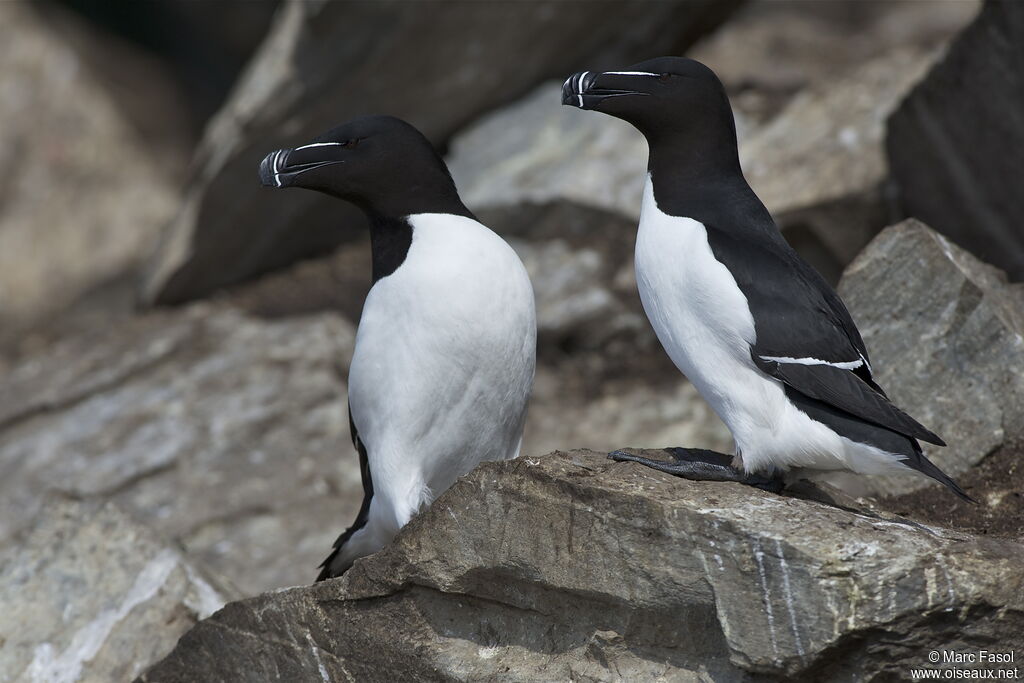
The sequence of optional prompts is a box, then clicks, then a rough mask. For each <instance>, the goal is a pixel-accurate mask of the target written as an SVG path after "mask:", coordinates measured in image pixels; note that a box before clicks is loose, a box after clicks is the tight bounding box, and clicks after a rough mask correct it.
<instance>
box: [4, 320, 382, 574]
mask: <svg viewBox="0 0 1024 683" xmlns="http://www.w3.org/2000/svg"><path fill="white" fill-rule="evenodd" d="M353 344H354V331H353V328H352V326H351V325H350V324H349V323H347V322H345V321H344V320H342V319H341V318H339V317H338V316H337V315H335V314H330V313H323V314H319V315H315V316H308V317H296V318H290V319H285V320H279V321H261V320H258V319H254V318H251V317H247V316H245V315H242V314H240V313H238V312H236V311H233V310H231V309H228V308H226V307H223V306H215V307H211V306H208V305H197V306H192V307H189V308H184V309H180V310H175V311H168V312H163V313H155V314H148V315H145V316H141V317H139V318H137V319H134V320H131V321H129V322H127V323H125V324H122V325H120V326H116V327H114V328H111V329H105V330H97V331H95V332H94V333H93V334H92V335H91V336H79V337H75V338H72V339H68V340H66V341H65V342H62V343H61V344H59V345H58V346H56V347H55V348H53V349H52V350H49V351H46V352H43V353H42V354H40V355H35V356H31V357H29V358H27V359H25V360H24V361H22V362H20V363H18V364H16V365H14V367H13V368H12V369H11V370H10V372H9V374H8V375H7V376H6V377H5V378H4V380H3V381H2V382H0V472H2V473H3V476H2V477H0V544H3V543H9V542H10V540H11V538H12V536H13V535H14V534H15V533H16V532H18V531H19V530H20V529H22V528H24V527H25V525H26V524H28V523H29V521H30V520H31V519H32V518H33V517H34V516H35V515H37V514H38V513H39V511H40V510H41V506H42V505H43V500H42V497H41V496H42V493H43V492H45V491H49V490H56V491H58V492H61V493H63V494H65V495H70V496H73V497H76V498H80V497H88V498H95V499H101V500H107V499H109V500H113V501H115V502H116V503H117V504H118V505H119V506H121V507H122V508H123V509H125V510H126V511H128V512H130V513H131V514H133V515H134V516H135V517H137V518H138V519H140V520H141V521H142V522H144V523H146V524H148V525H150V526H152V527H153V528H154V529H156V530H158V531H160V532H161V533H163V534H166V535H167V536H169V537H172V538H175V539H177V540H179V541H181V542H182V543H183V544H184V546H185V547H186V548H187V549H188V551H189V553H190V554H191V555H192V556H194V557H196V558H198V559H201V560H203V561H204V562H206V563H207V564H208V565H209V566H211V567H212V568H214V569H215V570H216V571H217V572H219V573H220V574H223V575H225V576H228V577H229V578H231V579H232V580H233V581H235V582H236V583H237V585H238V586H239V587H240V588H241V589H242V590H243V591H245V592H246V593H249V594H251V593H255V592H258V591H261V590H268V589H271V588H277V587H280V586H283V585H293V584H298V583H305V582H307V581H309V580H311V579H312V577H313V576H314V575H315V567H316V565H317V564H318V563H319V562H320V561H321V560H322V559H323V555H324V553H325V552H326V551H327V550H328V549H329V548H330V546H331V543H332V542H333V541H334V538H335V537H336V536H337V534H338V533H340V531H341V530H342V529H344V528H345V526H346V525H347V524H348V523H349V522H350V521H351V520H352V519H353V518H354V516H355V513H356V510H357V509H358V507H359V504H360V502H361V501H362V487H361V484H360V480H359V474H358V467H357V466H356V458H355V454H354V450H353V449H352V447H351V442H350V441H349V429H348V418H347V413H346V410H345V382H344V379H343V378H344V377H345V375H346V373H347V364H348V361H349V359H350V358H351V354H352V349H353Z"/></svg>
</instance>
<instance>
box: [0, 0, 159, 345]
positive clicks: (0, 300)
mask: <svg viewBox="0 0 1024 683" xmlns="http://www.w3.org/2000/svg"><path fill="white" fill-rule="evenodd" d="M0 61H2V62H3V64H4V68H3V69H2V70H0V120H3V122H4V124H3V126H0V165H2V167H3V168H4V169H6V172H5V173H4V176H3V180H2V181H0V344H3V343H4V342H9V341H10V342H16V341H18V337H19V336H20V333H21V331H22V330H23V329H24V328H26V327H29V326H31V325H33V324H35V323H38V322H39V321H40V320H43V319H45V318H47V317H49V316H51V315H52V314H54V313H55V312H57V311H59V310H61V309H63V308H65V307H67V306H68V305H69V304H71V303H72V302H73V301H75V300H76V299H78V298H79V297H81V296H83V295H84V294H85V293H86V292H87V291H89V290H90V289H92V288H95V287H97V286H99V285H100V284H102V283H104V282H105V281H107V280H109V279H110V278H113V277H115V276H117V275H119V274H121V273H123V272H124V271H126V270H128V269H130V268H132V267H134V266H136V265H138V263H139V262H140V261H141V260H142V258H143V256H144V255H145V254H147V253H148V252H149V251H150V250H152V249H153V247H154V246H155V243H156V238H157V235H158V233H159V230H160V228H161V227H162V225H163V223H164V222H166V221H167V220H169V219H170V218H171V216H172V215H173V212H174V208H175V203H176V200H177V197H176V194H177V193H176V192H175V191H173V190H172V188H171V187H170V185H169V181H168V180H167V178H166V177H164V176H163V175H162V174H161V172H160V169H159V166H158V164H157V163H155V162H154V161H153V160H152V159H151V158H149V157H148V156H147V155H146V152H145V150H144V149H143V145H142V143H141V141H140V140H138V139H137V137H136V135H135V134H134V131H133V130H132V128H131V126H130V125H129V124H128V123H127V122H126V121H125V120H124V119H123V117H122V116H121V114H120V112H119V111H118V110H117V108H116V106H115V104H114V102H113V101H111V99H110V97H109V95H108V94H107V92H105V91H104V89H103V86H102V85H101V82H100V80H99V79H98V78H97V77H96V76H95V75H94V74H93V73H91V72H90V70H89V69H88V68H87V65H86V64H84V63H83V61H82V60H81V59H80V58H79V57H78V55H77V54H76V53H75V52H74V50H72V49H71V48H70V47H69V46H68V45H67V44H66V43H65V42H64V41H63V40H60V39H59V38H58V37H57V36H54V35H52V34H51V32H50V30H49V28H48V27H47V26H46V24H45V22H43V21H41V20H40V19H39V17H38V16H37V15H36V14H35V12H34V11H33V8H32V7H30V6H29V5H27V4H25V3H17V2H5V3H2V4H0ZM69 102H73V103H74V106H69V105H68V103H69ZM8 338H10V339H8Z"/></svg>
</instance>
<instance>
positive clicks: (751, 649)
mask: <svg viewBox="0 0 1024 683" xmlns="http://www.w3.org/2000/svg"><path fill="white" fill-rule="evenodd" d="M1022 562H1024V546H1021V545H1019V544H1017V543H1013V542H996V541H994V540H989V539H976V538H971V537H967V536H964V535H960V534H955V533H952V532H948V531H945V530H942V529H937V528H926V527H921V526H916V525H911V524H908V523H902V522H899V521H893V520H886V519H881V518H878V517H874V516H869V515H865V514H859V513H855V512H850V511H847V510H843V509H839V508H836V507H831V506H829V505H825V504H823V503H819V502H813V501H807V500H798V499H792V498H784V497H779V496H775V495H772V494H768V493H764V492H761V491H757V490H753V489H750V488H748V487H744V486H741V485H737V484H710V483H706V482H703V483H697V482H690V481H686V480H681V479H676V478H673V477H669V476H667V475H663V474H660V473H656V472H652V471H650V470H648V469H644V468H641V467H639V466H635V465H632V464H629V465H617V464H612V463H610V462H609V461H608V460H606V459H605V457H604V456H603V455H602V454H595V453H589V452H584V451H577V452H572V453H556V454H553V455H551V456H548V457H544V458H539V459H535V460H534V459H525V458H520V459H518V460H516V461H510V462H505V463H490V464H486V465H484V466H482V467H480V468H478V469H477V470H475V471H474V472H473V473H471V474H470V475H468V476H467V477H465V478H463V479H462V480H460V481H459V482H458V483H457V484H456V485H455V486H454V487H453V488H452V489H450V490H449V491H448V493H447V494H445V495H444V496H442V497H441V498H439V499H438V500H437V501H436V502H435V503H434V505H433V506H432V507H431V508H430V510H429V511H427V512H425V513H424V514H422V515H421V516H420V517H418V518H417V519H415V520H414V521H413V522H412V523H410V525H409V526H407V527H406V529H405V530H404V531H403V533H402V534H401V535H400V536H399V538H398V539H397V540H396V542H395V543H394V544H393V545H392V546H390V547H389V548H387V549H385V550H384V551H382V552H381V553H379V554H377V555H374V556H372V557H370V558H367V559H365V560H362V561H360V562H357V563H356V565H355V566H354V567H353V569H352V570H351V571H350V572H349V573H348V574H347V575H346V576H345V577H343V578H341V579H339V580H336V581H330V582H326V583H321V584H317V585H314V586H310V587H305V588H296V589H292V590H289V591H285V592H279V593H274V594H267V595H262V596H259V597H256V598H252V599H249V600H244V601H241V602H237V603H233V604H231V605H229V606H227V607H226V608H225V609H224V610H222V611H220V612H218V613H217V614H216V615H214V616H213V617H212V618H210V619H208V620H206V621H204V622H202V623H200V624H199V625H197V626H196V628H194V629H193V630H192V631H190V632H189V633H188V634H186V635H185V636H184V637H183V638H182V640H181V641H180V642H179V644H178V646H177V647H176V648H175V650H174V651H173V652H172V653H171V654H170V655H169V656H168V657H167V658H166V659H165V660H164V661H163V662H161V663H160V664H158V665H157V666H155V667H154V668H153V669H151V670H150V671H149V672H148V673H147V674H146V675H145V676H144V677H143V680H147V681H196V680H215V679H218V678H221V677H229V678H232V679H234V680H260V679H262V677H264V676H265V675H266V672H268V671H276V672H279V673H280V675H281V676H282V677H284V678H289V679H293V680H306V679H313V680H317V679H318V677H322V678H324V679H326V678H330V679H331V680H352V679H355V680H378V679H382V678H383V677H387V678H389V679H391V680H394V679H401V680H484V679H498V678H500V679H502V680H539V679H544V680H552V679H557V680H566V679H585V680H623V679H625V680H639V679H650V678H656V677H662V678H664V679H668V680H696V679H698V678H699V679H700V680H721V681H742V680H761V679H768V678H773V677H776V676H780V675H781V676H789V677H794V678H799V679H802V680H878V679H882V680H888V679H891V678H893V677H896V676H899V675H902V674H901V672H903V671H904V670H905V669H906V668H907V667H909V666H914V665H926V664H925V661H926V660H925V657H926V654H927V652H928V651H929V650H930V649H940V648H941V649H951V650H958V651H969V650H972V649H976V648H978V647H981V646H986V645H988V644H991V643H996V642H998V643H999V645H1000V647H1002V648H1005V649H1018V650H1019V649H1020V648H1021V647H1022V646H1024V637H1022V634H1024V594H1022V593H1021V591H1020V590H1019V586H1020V581H1021V566H1022ZM410 642H412V643H415V646H414V647H412V648H410V647H409V646H408V643H410Z"/></svg>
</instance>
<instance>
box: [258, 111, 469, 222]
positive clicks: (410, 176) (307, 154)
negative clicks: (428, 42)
mask: <svg viewBox="0 0 1024 683" xmlns="http://www.w3.org/2000/svg"><path fill="white" fill-rule="evenodd" d="M260 180H261V182H262V183H263V184H264V185H266V186H269V187H301V188H305V189H307V190H316V191H318V192H323V193H325V194H329V195H332V196H334V197H338V198H340V199H344V200H346V201H349V202H352V203H353V204H356V205H357V206H359V207H360V208H362V209H363V210H364V211H366V212H367V213H371V214H382V215H386V216H394V217H401V216H407V215H410V214H414V213H452V214H456V215H468V211H466V209H465V206H463V204H462V202H461V200H459V196H458V192H457V191H456V189H455V184H454V183H453V182H452V178H451V175H450V174H449V173H448V169H447V167H446V166H445V165H444V162H443V161H442V160H441V157H440V156H439V155H438V153H437V152H436V151H435V150H434V147H433V146H432V145H431V144H430V141H429V140H427V138H426V137H424V136H423V134H422V133H420V132H419V131H418V130H417V129H416V128H415V127H413V126H412V125H410V124H408V123H406V122H405V121H403V120H401V119H398V118H395V117H393V116H364V117H361V118H357V119H353V120H351V121H349V122H347V123H343V124H341V125H340V126H336V127H334V128H332V129H330V130H329V131H327V132H326V133H324V134H323V135H320V136H318V137H316V138H314V139H313V140H312V141H311V142H309V143H308V144H305V145H301V146H299V147H295V148H293V149H279V150H277V151H275V152H271V153H270V154H268V155H267V156H266V158H264V159H263V161H262V162H261V163H260Z"/></svg>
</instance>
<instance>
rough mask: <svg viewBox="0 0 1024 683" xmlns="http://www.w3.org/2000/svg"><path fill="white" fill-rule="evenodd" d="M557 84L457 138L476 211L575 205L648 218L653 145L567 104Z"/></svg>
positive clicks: (459, 163) (458, 160)
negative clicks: (644, 202) (645, 199)
mask: <svg viewBox="0 0 1024 683" xmlns="http://www.w3.org/2000/svg"><path fill="white" fill-rule="evenodd" d="M561 102H562V81H560V80H559V81H549V82H547V83H544V84H543V85H541V86H540V87H538V88H537V89H536V90H534V91H533V92H531V93H530V94H529V95H527V96H526V97H524V98H523V99H521V100H519V101H517V102H514V103H512V104H510V105H509V106H507V107H503V108H501V109H498V110H496V111H494V112H492V113H491V114H488V115H487V116H484V117H482V118H481V119H480V120H479V121H476V122H474V123H473V124H472V125H471V126H469V127H468V128H466V129H465V130H464V131H461V132H460V133H459V134H458V135H457V136H455V137H454V138H453V139H452V143H451V152H450V154H449V155H448V158H447V162H448V168H449V170H451V172H452V178H453V179H454V180H455V184H456V185H457V186H458V188H459V194H461V195H462V198H463V200H464V201H465V202H466V205H467V206H471V207H473V209H474V210H475V211H480V210H487V209H493V208H495V207H515V206H517V205H520V204H529V203H534V204H543V203H548V202H556V201H568V202H572V203H574V204H578V205H580V206H584V207H592V208H599V209H603V210H605V211H608V212H612V213H615V214H617V215H621V216H624V217H627V218H630V219H632V220H634V221H635V220H636V218H637V217H638V216H639V215H640V199H641V193H642V191H643V185H644V178H645V177H646V174H647V141H646V140H644V136H643V135H641V134H640V133H639V132H638V131H637V130H636V129H635V128H633V127H632V126H631V125H629V124H628V123H625V122H624V121H619V120H618V119H614V118H612V117H610V116H605V115H603V114H599V113H597V112H581V111H579V110H578V109H574V108H572V107H563V106H560V105H561Z"/></svg>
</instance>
